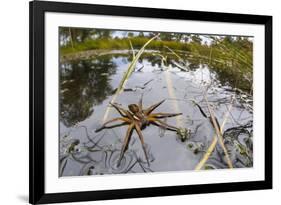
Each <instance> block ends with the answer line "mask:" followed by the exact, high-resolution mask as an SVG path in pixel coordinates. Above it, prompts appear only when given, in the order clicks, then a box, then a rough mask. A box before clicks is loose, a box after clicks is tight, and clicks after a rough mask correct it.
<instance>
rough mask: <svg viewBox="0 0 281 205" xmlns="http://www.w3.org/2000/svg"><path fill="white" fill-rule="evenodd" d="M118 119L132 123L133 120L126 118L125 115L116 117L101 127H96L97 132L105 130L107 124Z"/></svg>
mask: <svg viewBox="0 0 281 205" xmlns="http://www.w3.org/2000/svg"><path fill="white" fill-rule="evenodd" d="M118 120H121V121H123V122H126V123H131V121H130V120H129V119H128V118H125V117H117V118H114V119H112V120H109V121H107V122H105V123H104V124H103V125H102V126H101V127H100V128H98V129H96V131H95V132H99V131H101V130H103V129H104V128H107V127H106V125H107V124H109V123H112V122H115V121H118Z"/></svg>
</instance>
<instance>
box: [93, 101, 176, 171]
mask: <svg viewBox="0 0 281 205" xmlns="http://www.w3.org/2000/svg"><path fill="white" fill-rule="evenodd" d="M163 102H164V100H162V101H160V102H159V103H156V104H154V105H152V106H150V107H148V108H147V109H143V108H142V98H141V99H140V101H139V103H138V105H137V104H130V105H129V106H128V108H129V110H126V109H124V108H122V107H120V106H119V105H117V104H116V103H112V104H111V105H112V106H113V107H114V108H115V109H116V110H117V111H118V112H119V114H120V115H121V116H122V117H117V118H114V119H112V120H109V121H107V122H105V123H104V124H103V125H102V126H101V127H100V128H99V129H97V130H96V132H99V131H101V130H103V129H109V128H113V127H118V126H123V125H128V126H129V127H128V129H127V133H126V137H125V139H124V143H123V146H122V149H121V154H120V158H119V160H118V166H119V164H120V162H121V160H122V158H123V156H124V153H125V151H126V149H127V147H128V144H129V142H130V139H131V135H132V133H133V130H136V132H137V134H138V136H139V138H140V141H141V143H142V148H143V151H144V154H145V158H146V161H147V163H148V165H149V160H148V156H147V152H146V149H145V146H144V138H143V135H142V132H141V130H143V129H145V128H146V126H148V125H150V124H153V125H156V126H158V127H161V128H164V129H168V130H171V131H177V130H178V128H177V127H174V126H172V125H168V124H167V123H165V122H163V121H162V120H160V119H161V118H167V117H175V116H178V115H181V114H182V113H161V112H159V113H152V112H153V111H154V110H155V109H156V108H157V107H158V106H159V105H161V104H162V103H163ZM115 121H121V122H122V123H121V124H117V125H116V124H115V125H111V126H106V125H108V124H110V123H112V122H115Z"/></svg>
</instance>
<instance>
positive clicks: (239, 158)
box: [59, 53, 253, 176]
mask: <svg viewBox="0 0 281 205" xmlns="http://www.w3.org/2000/svg"><path fill="white" fill-rule="evenodd" d="M131 60H132V59H131V55H127V54H124V53H122V54H117V53H115V54H114V55H113V54H108V55H100V56H99V57H95V58H87V59H79V60H69V61H64V62H62V63H61V64H60V150H59V153H60V176H77V175H96V174H115V173H140V172H156V171H181V170H193V169H194V168H195V167H196V165H197V164H198V162H199V161H200V159H201V158H202V156H203V154H204V153H205V151H206V149H207V148H208V147H209V145H210V143H211V141H212V139H213V136H214V135H215V132H214V129H213V127H212V124H211V123H210V121H209V120H208V119H207V118H205V117H204V116H203V115H202V113H201V112H200V111H199V110H198V107H197V106H196V105H194V101H196V102H197V103H198V104H200V106H201V107H202V109H203V110H204V111H205V112H206V113H208V109H207V105H206V102H205V100H204V98H203V93H204V92H205V90H206V88H207V87H208V90H207V97H208V100H209V102H210V103H211V104H212V106H213V109H214V111H215V115H216V117H217V119H218V121H219V123H220V124H222V123H223V119H224V115H225V113H227V112H228V107H229V105H230V104H231V103H232V104H233V106H232V110H231V115H230V117H229V119H228V120H227V122H225V126H224V130H225V132H224V139H225V143H226V146H227V148H228V149H229V150H230V156H231V159H232V160H233V164H234V166H235V167H237V168H238V167H251V166H252V161H253V160H252V149H253V147H252V145H251V143H252V97H251V95H249V94H248V92H246V91H247V89H244V90H243V86H244V84H243V83H244V82H243V81H242V82H241V81H240V82H239V85H240V86H241V85H242V87H239V85H237V79H233V76H226V75H224V73H223V72H221V73H218V72H217V69H215V66H216V65H215V64H213V65H211V66H210V67H209V66H207V63H206V62H203V61H196V60H194V59H189V60H186V61H183V60H179V59H175V58H174V57H171V56H168V55H167V56H159V55H157V54H153V55H152V54H149V53H148V54H147V53H146V54H144V55H143V57H142V58H141V59H140V60H139V62H138V64H137V65H136V69H135V72H134V73H133V74H132V76H131V77H130V78H129V80H128V82H127V84H126V87H125V89H124V92H123V93H121V94H120V95H119V96H118V98H117V99H116V102H117V103H118V104H120V105H121V106H122V107H124V108H126V109H127V106H128V105H129V104H134V103H137V102H138V101H139V99H140V97H141V96H142V95H143V104H144V107H149V106H150V105H152V104H154V103H156V102H159V101H161V100H163V99H165V100H166V101H165V102H164V103H163V104H162V105H161V106H160V107H159V108H157V112H168V113H175V112H176V109H179V110H180V112H182V113H183V115H182V117H181V118H180V119H174V118H167V119H164V120H165V121H166V122H167V123H168V124H172V125H175V126H178V127H179V126H184V127H186V128H188V129H190V130H191V134H190V136H189V137H188V140H187V141H182V140H180V138H179V136H178V135H177V134H176V133H175V132H172V131H169V130H165V129H160V128H159V127H156V126H153V125H150V126H148V127H147V128H145V129H144V130H142V133H143V135H144V138H145V139H144V141H145V147H146V150H147V151H148V156H149V157H148V158H149V161H150V162H151V163H150V166H148V164H147V162H146V160H145V156H144V153H143V150H142V147H141V143H140V141H139V138H138V137H137V135H136V133H134V134H133V135H132V137H131V138H132V139H131V141H130V144H129V147H128V150H127V151H126V152H125V155H124V157H123V159H122V161H121V164H120V166H117V161H118V158H119V156H120V150H121V147H122V144H123V140H124V137H125V135H126V130H127V128H128V127H127V126H123V127H116V128H113V129H107V130H103V131H101V132H99V133H96V132H95V130H96V129H97V128H99V127H100V126H101V124H102V118H103V116H104V113H105V111H106V109H107V107H108V104H109V102H110V100H111V99H112V96H113V94H114V91H115V90H116V88H117V87H118V85H119V82H120V80H121V78H122V76H123V73H124V72H125V71H126V69H127V68H128V65H129V63H130V62H131ZM217 66H221V65H217ZM213 67H214V68H213ZM167 76H168V78H169V80H170V81H171V82H172V84H170V85H168V83H167V82H168V81H167ZM246 83H248V82H246ZM239 88H241V89H239ZM171 92H172V93H173V96H171ZM233 98H234V100H232V99H233ZM114 117H119V113H117V112H116V111H115V110H111V111H110V114H109V117H108V119H112V118H114ZM205 168H206V169H213V168H216V169H218V168H227V163H226V161H225V159H224V157H223V151H222V149H221V148H220V147H219V146H218V148H217V149H216V150H215V152H214V154H213V155H212V157H211V158H209V160H208V163H207V165H206V167H205Z"/></svg>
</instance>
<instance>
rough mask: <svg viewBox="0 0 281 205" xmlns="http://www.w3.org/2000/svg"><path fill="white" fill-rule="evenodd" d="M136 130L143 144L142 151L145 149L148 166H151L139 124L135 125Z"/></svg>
mask: <svg viewBox="0 0 281 205" xmlns="http://www.w3.org/2000/svg"><path fill="white" fill-rule="evenodd" d="M135 128H136V131H137V133H138V136H139V138H140V141H141V144H142V149H143V152H144V155H145V159H146V161H147V164H148V166H150V164H149V160H148V156H147V152H146V149H145V146H144V139H143V135H142V133H141V129H140V126H139V125H138V124H137V123H135Z"/></svg>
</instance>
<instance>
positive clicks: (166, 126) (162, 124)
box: [147, 118, 178, 131]
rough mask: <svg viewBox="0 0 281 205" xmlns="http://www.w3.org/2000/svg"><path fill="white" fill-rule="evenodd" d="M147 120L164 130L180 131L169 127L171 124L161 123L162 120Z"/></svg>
mask: <svg viewBox="0 0 281 205" xmlns="http://www.w3.org/2000/svg"><path fill="white" fill-rule="evenodd" d="M147 120H148V121H149V122H151V123H153V124H155V125H156V126H160V127H162V128H165V129H169V130H171V131H177V130H178V128H177V127H175V126H172V125H169V124H167V123H165V122H163V121H161V120H158V119H156V118H148V119H147ZM158 123H159V124H158Z"/></svg>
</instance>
